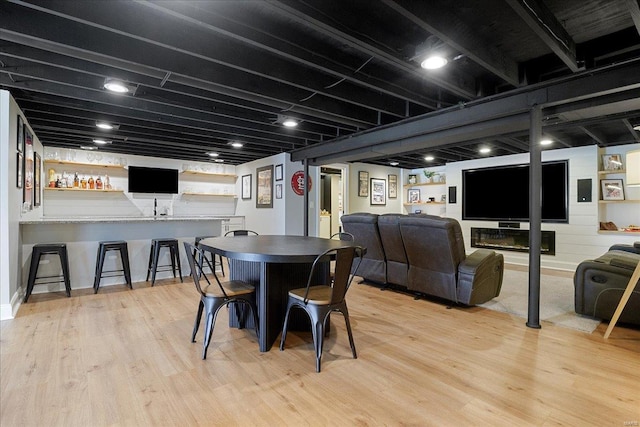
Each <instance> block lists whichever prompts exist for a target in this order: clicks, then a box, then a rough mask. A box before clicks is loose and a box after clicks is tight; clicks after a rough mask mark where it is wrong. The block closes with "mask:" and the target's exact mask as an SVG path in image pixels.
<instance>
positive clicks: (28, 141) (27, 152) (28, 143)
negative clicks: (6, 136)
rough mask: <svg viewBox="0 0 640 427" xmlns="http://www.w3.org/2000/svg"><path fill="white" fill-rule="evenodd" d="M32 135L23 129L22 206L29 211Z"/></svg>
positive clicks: (31, 184) (31, 193) (31, 198)
mask: <svg viewBox="0 0 640 427" xmlns="http://www.w3.org/2000/svg"><path fill="white" fill-rule="evenodd" d="M33 154H34V151H33V135H32V134H31V132H29V130H28V129H25V131H24V187H23V188H22V207H23V209H24V210H25V211H30V210H31V208H32V207H33V168H34V166H33V163H34V156H33Z"/></svg>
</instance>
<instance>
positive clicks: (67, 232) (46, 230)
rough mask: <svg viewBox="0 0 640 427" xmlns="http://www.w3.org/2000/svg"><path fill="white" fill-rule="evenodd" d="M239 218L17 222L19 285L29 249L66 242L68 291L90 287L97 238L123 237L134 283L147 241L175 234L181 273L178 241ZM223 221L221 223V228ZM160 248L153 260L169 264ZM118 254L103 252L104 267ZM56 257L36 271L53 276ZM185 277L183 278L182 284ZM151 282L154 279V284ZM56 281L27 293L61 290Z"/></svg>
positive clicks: (113, 264) (120, 280)
mask: <svg viewBox="0 0 640 427" xmlns="http://www.w3.org/2000/svg"><path fill="white" fill-rule="evenodd" d="M240 219H241V220H242V221H243V220H244V217H238V216H233V215H224V216H161V215H158V216H156V217H153V216H151V217H148V216H122V217H113V216H111V217H95V216H92V217H88V216H85V217H43V218H41V219H37V220H25V221H21V222H20V237H21V243H22V256H21V261H22V262H21V264H22V276H21V277H22V288H23V289H26V281H27V277H28V275H29V263H30V262H31V250H32V248H33V245H35V244H38V243H66V244H67V251H68V254H69V267H70V276H71V289H72V291H71V295H72V296H73V289H80V288H90V287H91V286H92V285H93V279H94V269H95V262H96V260H95V259H96V252H97V249H98V242H100V241H103V240H124V241H126V242H127V244H128V247H129V248H128V249H129V262H130V264H131V279H132V281H133V282H140V281H144V280H145V279H146V275H147V265H148V260H149V249H150V245H151V239H154V238H176V239H178V240H179V241H180V248H181V249H180V262H181V264H182V273H183V276H185V275H186V274H187V273H188V272H189V267H188V265H189V264H188V262H187V259H186V255H185V254H184V247H183V246H182V241H184V240H186V241H189V242H193V240H194V238H195V237H196V236H220V235H222V234H224V231H226V228H227V226H226V224H229V223H230V222H232V221H237V220H240ZM223 223H224V224H225V226H224V227H223ZM168 252H169V251H168V250H167V251H164V250H163V251H162V253H161V258H160V261H159V264H160V265H162V264H169V263H170V261H169V254H168ZM121 265H122V264H121V261H120V256H119V255H118V254H117V253H113V254H108V256H107V259H106V260H105V265H104V270H114V269H120V268H121ZM59 268H60V267H59V262H58V259H57V257H55V256H52V257H48V258H47V260H45V262H41V264H40V270H39V275H41V276H44V275H54V274H57V273H58V271H60V269H59ZM156 277H157V279H156V280H161V279H164V278H168V277H173V275H172V274H171V272H158V275H157V276H156ZM189 282H190V281H189V280H188V278H187V280H185V283H189ZM124 283H125V281H124V277H121V276H116V277H112V278H103V279H102V281H101V285H100V287H101V288H102V287H103V286H108V285H114V284H124ZM156 284H157V282H156ZM63 289H64V286H63V285H62V284H47V285H36V287H35V288H34V291H33V293H34V294H36V293H42V292H53V291H59V290H63Z"/></svg>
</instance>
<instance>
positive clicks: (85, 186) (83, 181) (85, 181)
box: [80, 175, 87, 190]
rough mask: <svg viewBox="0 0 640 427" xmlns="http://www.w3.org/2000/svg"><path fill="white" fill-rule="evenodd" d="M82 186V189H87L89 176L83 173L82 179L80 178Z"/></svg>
mask: <svg viewBox="0 0 640 427" xmlns="http://www.w3.org/2000/svg"><path fill="white" fill-rule="evenodd" d="M80 188H82V189H85V190H86V189H87V178H86V177H85V176H84V175H83V176H82V179H81V180H80Z"/></svg>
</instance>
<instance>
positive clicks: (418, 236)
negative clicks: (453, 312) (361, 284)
mask: <svg viewBox="0 0 640 427" xmlns="http://www.w3.org/2000/svg"><path fill="white" fill-rule="evenodd" d="M341 222H342V225H343V228H344V231H346V232H349V233H351V234H353V236H354V237H355V241H356V243H358V244H359V245H362V246H364V247H366V248H367V253H366V255H365V257H364V258H363V260H362V263H361V264H360V268H359V269H358V275H359V276H361V277H362V278H363V279H364V280H365V281H369V282H375V283H380V284H383V285H397V286H401V287H404V288H406V289H407V290H408V291H412V292H419V293H422V294H426V295H431V296H435V297H439V298H444V299H446V300H449V301H453V302H456V303H459V304H464V305H475V304H482V303H484V302H487V301H489V300H491V299H492V298H495V297H496V296H498V295H499V294H500V288H501V286H502V277H503V274H504V257H503V256H502V254H498V253H496V252H495V251H492V250H487V249H478V250H476V251H475V252H473V253H472V254H471V255H469V256H467V255H466V252H465V247H464V240H463V238H462V229H461V228H460V223H458V221H456V220H455V219H451V218H441V217H438V216H433V215H425V214H421V215H401V214H384V215H377V214H371V213H353V214H348V215H343V216H342V217H341Z"/></svg>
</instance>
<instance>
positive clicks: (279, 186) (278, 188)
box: [276, 184, 282, 199]
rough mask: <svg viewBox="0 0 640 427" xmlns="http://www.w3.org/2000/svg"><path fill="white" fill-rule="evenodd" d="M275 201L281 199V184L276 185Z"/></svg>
mask: <svg viewBox="0 0 640 427" xmlns="http://www.w3.org/2000/svg"><path fill="white" fill-rule="evenodd" d="M276 199H282V184H276Z"/></svg>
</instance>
